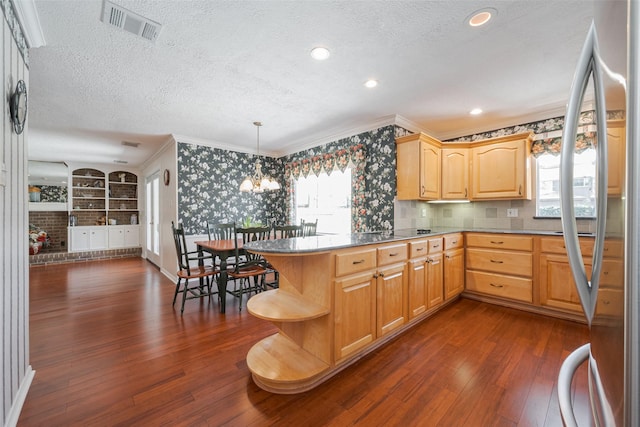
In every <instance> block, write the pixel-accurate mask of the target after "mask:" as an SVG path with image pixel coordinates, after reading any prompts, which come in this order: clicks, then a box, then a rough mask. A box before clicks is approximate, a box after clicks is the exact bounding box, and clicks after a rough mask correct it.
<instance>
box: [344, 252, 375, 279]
mask: <svg viewBox="0 0 640 427" xmlns="http://www.w3.org/2000/svg"><path fill="white" fill-rule="evenodd" d="M374 268H376V250H375V248H372V249H367V250H359V251H357V252H343V253H338V254H336V276H345V275H347V274H352V273H357V272H359V271H365V270H371V269H374Z"/></svg>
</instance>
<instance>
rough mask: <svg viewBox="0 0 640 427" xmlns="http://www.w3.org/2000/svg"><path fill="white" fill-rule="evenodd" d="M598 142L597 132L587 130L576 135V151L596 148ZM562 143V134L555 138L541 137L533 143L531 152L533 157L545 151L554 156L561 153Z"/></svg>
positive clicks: (580, 151)
mask: <svg viewBox="0 0 640 427" xmlns="http://www.w3.org/2000/svg"><path fill="white" fill-rule="evenodd" d="M596 143H597V138H596V133H595V132H585V133H580V134H578V135H576V141H575V152H576V153H582V152H583V151H584V150H587V149H589V148H595V146H596ZM561 144H562V136H558V137H554V138H546V139H539V140H537V141H534V142H533V144H531V154H533V157H539V156H540V155H542V154H544V153H549V154H552V155H554V156H558V155H559V154H560V145H561Z"/></svg>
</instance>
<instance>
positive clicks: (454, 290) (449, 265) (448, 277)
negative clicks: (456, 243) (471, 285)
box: [443, 248, 464, 300]
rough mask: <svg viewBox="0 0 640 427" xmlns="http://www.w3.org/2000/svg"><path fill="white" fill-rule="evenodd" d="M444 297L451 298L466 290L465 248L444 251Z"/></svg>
mask: <svg viewBox="0 0 640 427" xmlns="http://www.w3.org/2000/svg"><path fill="white" fill-rule="evenodd" d="M443 264H444V299H445V300H450V299H451V298H454V297H456V296H458V295H460V294H461V293H462V291H464V248H460V249H454V250H451V251H446V252H445V253H444V260H443Z"/></svg>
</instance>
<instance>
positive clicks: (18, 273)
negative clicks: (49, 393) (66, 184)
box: [0, 2, 34, 426]
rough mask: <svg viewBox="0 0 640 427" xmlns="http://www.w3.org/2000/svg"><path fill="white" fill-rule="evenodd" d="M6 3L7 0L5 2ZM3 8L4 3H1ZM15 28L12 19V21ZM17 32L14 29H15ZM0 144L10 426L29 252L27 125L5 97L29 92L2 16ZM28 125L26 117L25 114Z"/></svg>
mask: <svg viewBox="0 0 640 427" xmlns="http://www.w3.org/2000/svg"><path fill="white" fill-rule="evenodd" d="M7 4H8V2H7ZM5 7H8V6H5ZM12 26H13V27H14V29H15V28H16V26H17V23H16V22H15V21H14V20H12ZM16 31H17V32H18V33H19V32H20V30H19V28H18V29H17V30H16ZM0 38H1V45H2V53H1V55H2V98H1V99H2V106H1V107H0V109H1V110H2V113H3V114H2V118H3V119H2V124H1V125H0V134H2V147H1V148H0V165H1V166H2V171H1V172H0V173H2V179H1V180H0V181H1V182H0V205H1V206H2V210H1V213H0V217H1V219H0V224H1V225H0V254H1V255H0V259H1V260H2V261H0V277H2V291H0V292H1V293H2V302H0V304H1V306H2V314H1V320H0V322H1V323H2V326H1V327H0V330H1V332H0V333H1V336H0V347H1V351H0V369H1V370H2V404H0V418H1V419H2V422H3V425H5V426H7V425H15V424H16V423H17V420H18V416H19V414H20V410H21V409H22V404H23V402H24V399H25V397H26V394H27V390H28V389H29V385H30V384H31V380H32V378H33V374H34V371H33V370H32V369H31V366H30V365H29V286H28V285H29V257H28V247H27V240H28V237H27V236H28V235H27V232H28V228H27V227H28V221H29V219H28V216H29V213H28V207H27V206H28V205H27V202H28V200H27V140H28V136H27V134H28V129H26V130H25V131H24V133H22V134H21V135H16V134H15V133H14V132H13V128H12V124H11V122H10V120H9V105H8V102H7V101H8V100H9V99H10V97H11V94H12V93H13V92H14V91H15V87H16V83H17V82H18V80H20V79H22V80H24V81H25V82H26V85H27V92H29V70H28V69H27V67H26V65H25V62H24V60H23V58H22V55H21V53H20V50H19V49H18V45H17V44H16V42H15V40H14V38H13V35H12V32H11V29H10V28H9V24H8V23H7V20H6V19H4V16H3V19H2V31H1V32H0ZM26 124H27V127H28V124H29V120H28V118H27V123H26Z"/></svg>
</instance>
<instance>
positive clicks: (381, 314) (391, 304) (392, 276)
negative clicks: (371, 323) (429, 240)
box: [376, 263, 407, 337]
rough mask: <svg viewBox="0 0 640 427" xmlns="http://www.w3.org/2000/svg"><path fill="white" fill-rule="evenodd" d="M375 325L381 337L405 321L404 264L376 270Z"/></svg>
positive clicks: (405, 284)
mask: <svg viewBox="0 0 640 427" xmlns="http://www.w3.org/2000/svg"><path fill="white" fill-rule="evenodd" d="M377 276H378V280H377V283H376V288H377V290H376V292H377V310H376V311H377V317H378V321H377V325H378V337H381V336H383V335H385V334H387V333H389V332H391V331H393V330H395V329H396V328H398V327H400V326H402V325H404V324H405V323H406V322H407V312H406V309H405V298H404V296H405V295H406V287H407V273H406V264H404V263H403V264H398V265H393V266H389V267H385V268H380V269H379V270H378V274H377Z"/></svg>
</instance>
